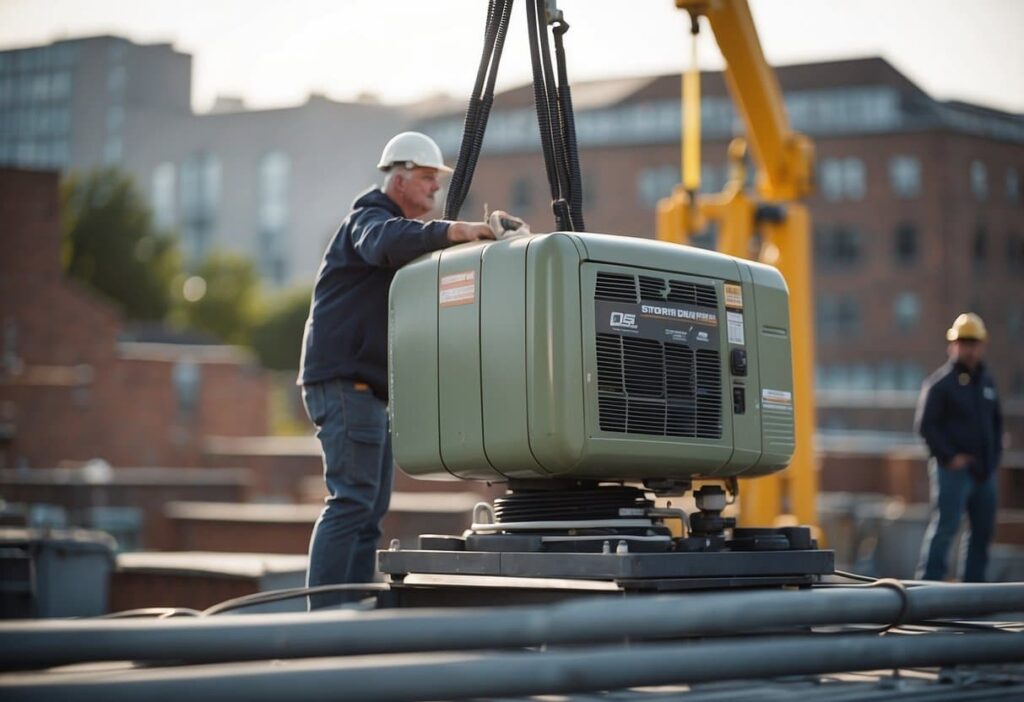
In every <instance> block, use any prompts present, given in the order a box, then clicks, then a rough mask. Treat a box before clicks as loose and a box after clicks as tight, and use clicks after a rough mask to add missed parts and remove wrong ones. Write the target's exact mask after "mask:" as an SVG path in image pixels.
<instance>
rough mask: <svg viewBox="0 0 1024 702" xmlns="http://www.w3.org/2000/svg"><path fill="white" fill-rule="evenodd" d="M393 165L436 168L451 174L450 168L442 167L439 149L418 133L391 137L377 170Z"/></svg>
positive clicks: (433, 142)
mask: <svg viewBox="0 0 1024 702" xmlns="http://www.w3.org/2000/svg"><path fill="white" fill-rule="evenodd" d="M395 164H401V165H405V166H406V167H411V166H421V167H423V168H436V169H437V170H439V171H442V172H444V173H451V172H452V169H451V168H448V166H446V165H444V157H443V156H442V155H441V147H439V146H438V145H437V142H435V141H434V140H433V139H431V138H430V137H428V136H427V135H426V134H421V133H420V132H402V133H401V134H397V135H395V136H393V137H391V141H389V142H388V143H387V144H385V145H384V151H383V153H381V155H380V163H378V164H377V168H379V169H380V170H382V171H386V170H387V169H389V168H391V167H392V166H394V165H395Z"/></svg>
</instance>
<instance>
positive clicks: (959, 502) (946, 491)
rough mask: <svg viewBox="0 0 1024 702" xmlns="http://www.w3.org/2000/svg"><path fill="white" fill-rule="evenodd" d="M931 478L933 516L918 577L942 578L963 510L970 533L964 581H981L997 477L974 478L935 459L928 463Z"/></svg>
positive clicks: (991, 528)
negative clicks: (943, 465) (944, 465)
mask: <svg viewBox="0 0 1024 702" xmlns="http://www.w3.org/2000/svg"><path fill="white" fill-rule="evenodd" d="M928 476H929V478H930V480H931V498H932V518H931V522H930V523H929V524H928V531H927V532H925V536H924V546H923V547H922V549H921V560H920V564H919V565H918V573H917V576H918V577H919V578H923V579H924V580H943V579H945V577H946V560H947V558H948V557H949V547H950V546H951V545H952V544H953V539H954V538H956V532H957V530H958V529H959V528H960V520H961V519H962V517H963V514H964V512H965V511H966V512H967V519H968V522H969V523H970V527H971V532H970V538H969V540H968V543H967V549H966V550H967V553H966V558H961V563H962V564H963V569H964V570H963V580H964V582H984V581H985V568H986V567H987V566H988V545H989V543H991V541H992V537H993V536H994V535H995V530H996V477H995V474H992V475H990V476H989V477H988V479H986V480H985V481H984V482H981V483H978V482H975V481H974V478H972V477H971V474H970V472H969V471H967V470H950V469H948V468H943V467H942V466H940V465H939V464H938V462H937V461H936V460H935V459H932V460H931V461H929V462H928Z"/></svg>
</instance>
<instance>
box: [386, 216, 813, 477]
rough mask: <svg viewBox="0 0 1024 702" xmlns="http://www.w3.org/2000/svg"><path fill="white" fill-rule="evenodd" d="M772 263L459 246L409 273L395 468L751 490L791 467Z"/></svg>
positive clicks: (783, 295)
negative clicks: (741, 484)
mask: <svg viewBox="0 0 1024 702" xmlns="http://www.w3.org/2000/svg"><path fill="white" fill-rule="evenodd" d="M788 298H789V296H788V292H787V290H786V284H785V281H784V280H783V278H782V276H781V275H780V274H779V272H778V271H777V270H775V269H774V268H772V267H770V266H766V265H762V264H758V263H754V262H751V261H746V260H743V259H737V258H732V257H730V256H725V255H722V254H718V253H714V252H711V251H706V250H703V249H699V248H694V247H689V246H679V245H675V244H668V243H664V242H658V241H651V240H647V239H639V238H633V237H625V236H608V235H602V234H582V233H563V232H556V233H552V234H540V235H534V236H526V237H519V238H513V239H509V240H505V241H499V242H487V243H473V244H463V245H460V246H457V247H453V248H449V249H445V250H442V251H438V252H435V253H433V254H430V255H428V256H425V257H422V258H420V259H417V260H416V261H414V262H412V263H411V264H409V265H407V266H405V267H404V268H402V269H401V270H400V271H398V273H397V274H396V276H395V278H394V282H393V283H392V286H391V295H390V303H389V349H388V352H389V368H390V371H389V372H390V376H389V384H390V393H391V403H390V413H391V423H392V424H391V433H392V441H393V447H394V454H395V459H396V461H397V463H398V465H399V467H400V468H401V469H402V470H403V471H404V472H406V473H408V474H410V475H413V476H418V477H424V478H451V477H452V476H455V477H457V478H463V479H470V480H496V481H502V480H506V479H538V478H556V477H559V478H573V479H596V480H623V481H640V480H648V479H650V480H657V479H679V480H688V479H696V478H712V477H713V478H722V477H731V476H755V475H764V474H768V473H772V472H775V471H778V470H780V469H782V468H784V467H785V466H786V464H787V463H788V461H789V460H790V458H791V457H792V453H793V447H794V427H793V387H792V384H793V377H792V360H791V359H792V356H791V350H790V336H789V309H788V302H789V300H788Z"/></svg>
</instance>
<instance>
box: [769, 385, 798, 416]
mask: <svg viewBox="0 0 1024 702" xmlns="http://www.w3.org/2000/svg"><path fill="white" fill-rule="evenodd" d="M761 404H762V406H763V407H764V409H766V410H775V411H777V412H792V411H793V393H791V392H789V391H788V390H769V389H768V388H762V390H761Z"/></svg>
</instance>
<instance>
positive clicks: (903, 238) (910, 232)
mask: <svg viewBox="0 0 1024 702" xmlns="http://www.w3.org/2000/svg"><path fill="white" fill-rule="evenodd" d="M893 255H894V257H895V259H896V263H897V264H898V265H901V266H910V265H913V264H914V263H915V262H917V227H915V226H914V225H913V224H911V223H910V222H902V223H901V224H899V225H898V226H897V227H896V236H895V239H894V241H893Z"/></svg>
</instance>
